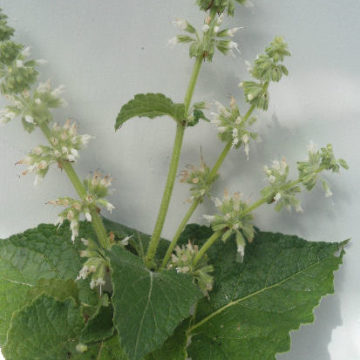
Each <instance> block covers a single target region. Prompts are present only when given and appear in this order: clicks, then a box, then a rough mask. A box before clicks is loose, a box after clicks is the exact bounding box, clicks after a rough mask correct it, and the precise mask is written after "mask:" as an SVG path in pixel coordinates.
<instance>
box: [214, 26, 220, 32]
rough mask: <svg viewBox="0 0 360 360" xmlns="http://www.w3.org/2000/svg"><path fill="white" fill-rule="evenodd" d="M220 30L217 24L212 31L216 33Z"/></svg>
mask: <svg viewBox="0 0 360 360" xmlns="http://www.w3.org/2000/svg"><path fill="white" fill-rule="evenodd" d="M219 30H220V27H219V26H214V33H215V34H217V33H218V32H219Z"/></svg>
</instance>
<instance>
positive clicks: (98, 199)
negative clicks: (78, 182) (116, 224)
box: [84, 171, 115, 212]
mask: <svg viewBox="0 0 360 360" xmlns="http://www.w3.org/2000/svg"><path fill="white" fill-rule="evenodd" d="M111 182H112V178H111V177H110V176H109V175H105V176H102V175H101V174H100V172H98V171H95V172H94V175H93V176H92V177H91V178H88V179H85V180H84V185H85V189H86V191H87V194H88V195H87V196H86V198H85V200H86V201H88V202H90V203H94V204H95V205H97V206H101V207H104V208H105V209H106V210H107V211H109V212H112V211H113V210H114V208H115V207H114V205H113V204H111V203H110V202H108V201H107V200H105V199H104V198H105V197H106V196H108V195H109V187H110V185H111Z"/></svg>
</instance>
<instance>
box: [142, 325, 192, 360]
mask: <svg viewBox="0 0 360 360" xmlns="http://www.w3.org/2000/svg"><path fill="white" fill-rule="evenodd" d="M188 327H189V320H188V319H187V320H185V321H184V322H183V323H182V324H181V325H180V326H178V328H177V329H176V330H175V332H174V334H173V335H172V336H171V337H170V338H168V339H167V340H166V342H165V343H164V345H163V346H162V347H161V348H160V349H159V350H156V351H154V352H153V353H151V354H150V355H148V356H147V357H146V358H145V360H170V359H171V360H186V359H188V356H187V352H186V346H187V342H188V337H187V335H186V330H187V329H188Z"/></svg>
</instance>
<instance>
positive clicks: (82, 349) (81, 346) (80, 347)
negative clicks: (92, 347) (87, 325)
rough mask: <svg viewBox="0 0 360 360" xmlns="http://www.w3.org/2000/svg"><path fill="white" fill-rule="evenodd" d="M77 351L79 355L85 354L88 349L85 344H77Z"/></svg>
mask: <svg viewBox="0 0 360 360" xmlns="http://www.w3.org/2000/svg"><path fill="white" fill-rule="evenodd" d="M75 349H76V351H77V352H79V353H84V352H85V351H87V349H88V347H87V346H86V345H85V344H77V345H76V347H75Z"/></svg>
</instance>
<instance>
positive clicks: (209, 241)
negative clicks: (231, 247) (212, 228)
mask: <svg viewBox="0 0 360 360" xmlns="http://www.w3.org/2000/svg"><path fill="white" fill-rule="evenodd" d="M222 233H223V232H222V231H216V232H214V233H213V234H212V235H211V236H210V237H209V239H207V240H206V242H205V244H204V245H203V246H202V247H201V249H200V251H199V252H198V254H197V255H196V256H195V259H194V261H193V266H194V267H195V266H196V265H197V263H198V262H199V261H200V260H201V258H202V257H203V256H204V255H205V253H206V252H207V251H208V250H209V249H210V247H211V246H212V245H213V244H214V243H215V241H216V240H217V239H218V238H219V237H220V236H221V234H222Z"/></svg>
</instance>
